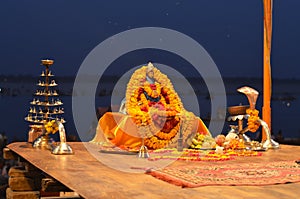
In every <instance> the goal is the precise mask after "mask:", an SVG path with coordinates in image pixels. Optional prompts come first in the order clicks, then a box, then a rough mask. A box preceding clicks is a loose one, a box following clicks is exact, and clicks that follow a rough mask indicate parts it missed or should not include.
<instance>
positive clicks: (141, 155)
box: [138, 145, 150, 158]
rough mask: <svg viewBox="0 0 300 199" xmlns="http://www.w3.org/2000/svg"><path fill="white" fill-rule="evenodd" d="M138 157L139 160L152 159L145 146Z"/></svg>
mask: <svg viewBox="0 0 300 199" xmlns="http://www.w3.org/2000/svg"><path fill="white" fill-rule="evenodd" d="M138 157H139V158H149V157H150V155H149V153H148V148H147V147H146V146H145V145H142V146H141V148H140V150H139V154H138Z"/></svg>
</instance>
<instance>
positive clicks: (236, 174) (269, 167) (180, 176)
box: [149, 161, 300, 187]
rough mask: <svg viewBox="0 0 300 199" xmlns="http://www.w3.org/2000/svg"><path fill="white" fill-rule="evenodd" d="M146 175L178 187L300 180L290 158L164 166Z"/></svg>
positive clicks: (299, 173) (277, 182)
mask: <svg viewBox="0 0 300 199" xmlns="http://www.w3.org/2000/svg"><path fill="white" fill-rule="evenodd" d="M149 174H150V175H152V176H154V177H156V178H159V179H162V180H164V181H167V182H169V183H172V184H175V185H178V186H182V187H199V186H208V185H223V186H224V185H252V186H253V185H254V186H255V185H271V184H283V183H288V182H300V165H298V164H297V163H295V162H294V161H289V162H287V161H284V162H283V161H281V162H271V163H269V164H266V163H249V164H248V163H247V164H245V163H243V164H238V165H232V164H222V165H213V164H211V165H209V166H185V167H166V168H164V169H160V170H151V171H149Z"/></svg>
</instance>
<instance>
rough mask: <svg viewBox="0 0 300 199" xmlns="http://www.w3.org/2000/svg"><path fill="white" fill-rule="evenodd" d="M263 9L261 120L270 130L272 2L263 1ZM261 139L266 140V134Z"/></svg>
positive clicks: (271, 0) (269, 0) (268, 0)
mask: <svg viewBox="0 0 300 199" xmlns="http://www.w3.org/2000/svg"><path fill="white" fill-rule="evenodd" d="M263 7H264V55H263V56H264V65H263V68H264V69H263V109H262V111H263V112H262V117H263V120H264V121H265V122H266V123H267V124H268V126H269V128H270V129H271V102H270V101H271V91H272V81H271V78H272V75H271V62H270V59H271V43H272V9H273V0H263ZM262 139H263V140H266V132H264V133H263V135H262Z"/></svg>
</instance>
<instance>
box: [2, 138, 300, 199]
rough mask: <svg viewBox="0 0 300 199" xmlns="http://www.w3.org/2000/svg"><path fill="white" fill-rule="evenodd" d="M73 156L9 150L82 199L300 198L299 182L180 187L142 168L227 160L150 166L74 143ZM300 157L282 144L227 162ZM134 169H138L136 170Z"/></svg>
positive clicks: (20, 146)
mask: <svg viewBox="0 0 300 199" xmlns="http://www.w3.org/2000/svg"><path fill="white" fill-rule="evenodd" d="M69 144H70V145H71V147H72V148H73V150H74V152H75V154H74V155H53V154H51V152H50V151H47V150H40V149H34V148H32V147H31V145H29V144H27V143H25V142H17V143H12V144H10V145H8V146H7V147H8V148H9V149H10V150H12V151H13V152H15V153H16V154H17V155H19V156H21V157H22V158H24V159H25V160H26V161H28V162H30V163H31V164H32V165H34V166H35V167H37V168H38V169H40V170H42V171H43V172H45V173H46V174H48V175H49V176H51V177H53V178H54V179H56V180H57V181H59V182H61V183H62V184H64V185H65V186H67V187H68V188H70V189H71V190H73V191H74V192H76V193H78V194H79V195H80V196H81V197H83V198H91V199H95V198H117V199H121V198H126V199H127V198H130V199H135V198H136V199H141V198H164V199H166V198H181V199H184V198H186V199H190V198H212V199H214V198H222V199H226V198H228V199H232V198H264V199H268V198H274V199H275V198H276V199H277V198H289V199H293V198H295V199H296V198H299V197H300V183H289V184H278V185H270V186H203V187H199V188H181V187H179V186H175V185H172V184H169V183H167V182H164V181H161V180H158V179H156V178H154V177H152V176H150V175H146V174H144V173H143V170H140V169H139V168H140V167H141V168H142V167H152V166H161V165H164V164H165V165H168V166H173V165H188V164H203V165H207V164H222V162H183V161H176V162H162V161H155V162H154V163H150V164H153V165H149V161H148V162H147V160H144V159H138V158H136V156H135V155H117V154H106V153H100V152H99V147H97V146H96V145H95V144H91V143H81V142H73V143H69ZM297 159H300V147H299V146H289V145H281V147H280V149H277V150H268V151H266V152H264V154H263V156H261V157H238V158H237V159H235V160H229V161H226V163H230V164H239V163H242V162H266V163H267V162H270V161H279V160H297ZM131 167H135V169H132V168H131Z"/></svg>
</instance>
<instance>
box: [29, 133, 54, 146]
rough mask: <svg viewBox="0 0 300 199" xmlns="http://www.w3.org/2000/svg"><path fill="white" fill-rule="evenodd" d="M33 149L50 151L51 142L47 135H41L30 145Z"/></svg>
mask: <svg viewBox="0 0 300 199" xmlns="http://www.w3.org/2000/svg"><path fill="white" fill-rule="evenodd" d="M32 146H33V147H34V148H40V149H47V150H52V148H53V142H52V141H51V140H50V139H49V136H48V135H45V134H44V135H41V136H40V137H38V138H37V139H35V141H34V142H33V143H32Z"/></svg>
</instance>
